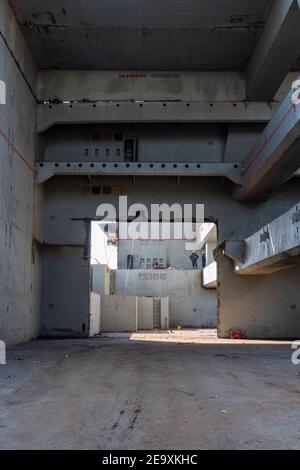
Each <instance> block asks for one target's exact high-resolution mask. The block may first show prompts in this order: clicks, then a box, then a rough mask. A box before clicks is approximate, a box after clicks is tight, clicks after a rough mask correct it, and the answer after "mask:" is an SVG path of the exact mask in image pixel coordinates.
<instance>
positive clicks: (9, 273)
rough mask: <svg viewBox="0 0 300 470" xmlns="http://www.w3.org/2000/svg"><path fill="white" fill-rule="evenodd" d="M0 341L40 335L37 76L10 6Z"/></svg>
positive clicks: (1, 119) (0, 109)
mask: <svg viewBox="0 0 300 470" xmlns="http://www.w3.org/2000/svg"><path fill="white" fill-rule="evenodd" d="M0 32H1V35H0V79H1V80H3V81H5V83H6V93H7V96H6V104H0V259H1V263H0V338H1V339H2V340H4V341H6V342H7V343H9V344H14V343H19V342H22V341H26V340H29V339H31V338H35V337H36V336H37V335H38V332H39V309H40V273H41V253H40V251H39V248H38V245H37V244H35V243H33V239H34V238H35V239H36V240H42V228H41V227H42V226H41V223H40V222H41V218H40V215H41V204H42V188H41V187H39V188H37V187H35V186H34V171H33V166H34V160H35V152H36V142H35V124H36V122H35V116H36V101H35V98H34V94H35V93H36V85H37V71H36V68H35V66H34V63H33V61H32V58H31V55H30V53H29V51H28V49H27V47H26V45H25V43H24V40H23V37H22V35H21V33H20V31H19V29H18V26H17V24H16V21H15V19H14V16H13V14H12V12H11V10H10V9H9V7H8V4H7V1H6V0H1V2H0Z"/></svg>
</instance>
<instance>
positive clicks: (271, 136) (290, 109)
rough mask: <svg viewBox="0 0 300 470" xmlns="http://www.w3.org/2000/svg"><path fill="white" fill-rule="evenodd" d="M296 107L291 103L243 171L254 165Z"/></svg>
mask: <svg viewBox="0 0 300 470" xmlns="http://www.w3.org/2000/svg"><path fill="white" fill-rule="evenodd" d="M293 109H294V104H292V105H291V107H290V108H289V109H288V111H287V112H286V113H285V115H284V116H283V117H282V119H281V120H280V122H279V123H278V124H277V126H276V127H275V128H274V130H273V132H272V133H271V134H270V135H269V137H268V138H267V140H266V141H265V142H264V144H263V145H262V146H261V147H260V148H259V149H258V151H257V153H256V154H255V155H254V157H253V159H252V160H251V162H249V163H248V165H247V166H246V167H245V168H244V169H243V173H245V172H246V171H247V170H249V168H250V167H251V166H252V165H253V163H254V162H255V161H256V160H257V159H258V157H259V156H260V154H261V153H262V151H263V150H264V149H265V148H266V146H267V145H268V143H269V142H270V141H271V140H272V139H273V137H274V135H275V134H276V132H277V131H278V130H279V129H280V127H281V126H282V124H283V123H284V121H285V120H286V119H287V118H288V116H289V115H290V113H291V111H292V110H293Z"/></svg>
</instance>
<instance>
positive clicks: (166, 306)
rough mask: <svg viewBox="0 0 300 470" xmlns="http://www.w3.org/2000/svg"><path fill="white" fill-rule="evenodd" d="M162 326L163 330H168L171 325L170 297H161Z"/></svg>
mask: <svg viewBox="0 0 300 470" xmlns="http://www.w3.org/2000/svg"><path fill="white" fill-rule="evenodd" d="M160 327H161V329H162V330H168V329H169V327H170V302H169V297H162V298H161V299H160Z"/></svg>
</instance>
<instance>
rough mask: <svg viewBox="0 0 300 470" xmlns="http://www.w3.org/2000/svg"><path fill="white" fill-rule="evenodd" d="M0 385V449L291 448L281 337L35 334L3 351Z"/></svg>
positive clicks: (297, 431)
mask: <svg viewBox="0 0 300 470" xmlns="http://www.w3.org/2000/svg"><path fill="white" fill-rule="evenodd" d="M0 387H1V388H0V448H1V449H32V448H33V449H112V450H115V449H283V448H288V449H300V366H294V365H292V364H291V347H290V343H280V342H269V343H266V342H259V341H256V342H247V341H224V340H218V339H217V338H216V337H215V332H214V331H206V332H204V331H194V330H191V331H180V332H176V333H163V334H162V333H158V332H157V333H148V334H135V335H131V336H130V335H109V336H105V337H102V338H95V339H90V340H52V341H35V342H31V343H28V344H25V345H21V346H17V347H13V348H10V349H9V351H8V363H7V365H6V366H0Z"/></svg>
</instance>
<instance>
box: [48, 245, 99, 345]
mask: <svg viewBox="0 0 300 470" xmlns="http://www.w3.org/2000/svg"><path fill="white" fill-rule="evenodd" d="M42 294H43V295H42V300H43V302H42V318H41V330H40V332H41V335H42V336H62V337H68V336H69V337H73V336H80V337H83V336H88V329H89V315H90V266H89V260H88V259H86V260H85V259H84V246H75V245H73V246H55V245H52V246H46V247H44V248H43V290H42Z"/></svg>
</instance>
